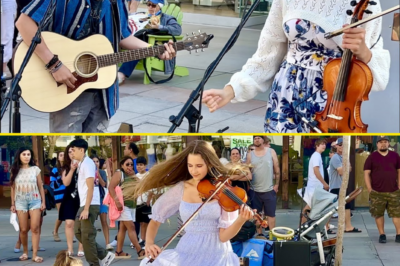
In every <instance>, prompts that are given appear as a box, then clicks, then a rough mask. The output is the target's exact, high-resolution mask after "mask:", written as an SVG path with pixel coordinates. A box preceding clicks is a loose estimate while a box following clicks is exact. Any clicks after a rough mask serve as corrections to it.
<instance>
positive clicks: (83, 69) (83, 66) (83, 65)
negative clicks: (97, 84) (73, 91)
mask: <svg viewBox="0 0 400 266" xmlns="http://www.w3.org/2000/svg"><path fill="white" fill-rule="evenodd" d="M97 67H98V66H97V58H96V57H94V56H93V55H90V54H84V55H81V56H80V57H79V58H78V61H77V64H76V68H77V69H76V70H77V72H78V73H80V74H81V75H83V76H86V75H88V76H92V75H94V74H95V73H96V70H97Z"/></svg>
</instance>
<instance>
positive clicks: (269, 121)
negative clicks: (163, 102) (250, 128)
mask: <svg viewBox="0 0 400 266" xmlns="http://www.w3.org/2000/svg"><path fill="white" fill-rule="evenodd" d="M360 1H362V0H357V1H352V0H274V1H273V2H272V6H271V9H270V12H269V15H268V19H267V21H266V22H265V25H264V28H263V29H262V31H261V36H260V39H259V42H258V48H257V51H256V52H255V54H254V55H253V56H252V57H251V58H250V59H248V61H247V62H246V64H245V65H244V66H243V68H242V70H241V71H240V72H238V73H236V74H234V75H233V76H232V78H231V80H230V81H229V83H228V84H227V85H226V86H225V87H224V89H222V90H216V89H211V90H207V91H205V92H204V93H203V99H202V101H203V103H205V104H206V105H207V107H208V108H209V110H210V112H214V111H216V110H217V109H219V108H221V107H223V106H224V105H226V104H227V103H228V102H230V101H231V102H233V103H236V102H244V101H248V100H250V99H252V98H254V97H255V96H256V95H257V94H258V93H259V92H265V91H267V90H269V89H270V94H269V99H268V104H267V111H266V115H265V120H264V131H265V132H268V133H308V132H309V131H310V127H309V126H308V125H307V124H308V122H312V121H313V120H314V119H316V116H317V114H318V113H321V112H323V111H324V109H325V108H326V107H327V106H328V105H330V99H329V97H331V96H330V93H329V90H328V89H327V88H326V85H327V84H325V83H326V82H325V78H324V70H325V66H326V65H327V64H328V63H329V62H330V61H331V60H332V59H335V58H342V56H343V55H344V53H345V51H346V50H350V51H351V52H352V54H353V55H354V56H355V58H356V59H358V60H359V61H361V62H362V63H364V64H365V65H366V66H368V67H369V69H370V70H371V72H372V74H371V77H368V78H366V79H368V80H371V79H373V81H372V84H370V87H369V89H368V93H369V91H370V90H372V91H382V90H384V89H385V88H386V86H387V83H388V80H389V66H390V55H389V52H388V51H387V50H384V49H383V41H382V38H381V37H380V34H381V28H382V19H381V18H378V19H375V20H373V21H371V22H368V23H366V24H364V25H363V26H362V27H359V28H351V29H348V30H345V31H344V34H343V35H340V36H336V37H333V38H331V39H330V38H326V37H325V33H328V32H332V31H334V30H337V29H340V28H341V27H343V25H346V24H350V23H351V19H352V17H351V15H352V11H353V10H356V8H358V3H357V2H360ZM364 2H365V1H364ZM366 3H367V4H368V11H367V12H368V13H365V15H364V12H362V13H363V15H364V18H367V17H368V16H370V14H369V13H370V12H371V13H372V14H371V15H374V14H378V13H380V12H381V6H380V2H379V0H374V1H369V3H368V2H366ZM356 5H357V7H356V8H355V7H354V6H356ZM369 11H370V12H369ZM348 69H350V70H351V69H352V68H351V67H350V68H348ZM351 71H352V70H351ZM325 74H326V76H329V75H330V74H329V73H328V74H327V73H325ZM352 79H353V80H354V79H359V78H356V77H352V76H350V80H352ZM339 80H340V79H339V78H338V83H339ZM368 93H366V94H365V95H361V96H360V99H356V100H355V103H356V104H358V101H359V100H360V101H362V100H365V99H367V98H368ZM328 96H329V97H328ZM335 96H337V95H335ZM332 97H333V96H332ZM334 100H335V99H334ZM345 100H346V101H348V99H345ZM334 107H335V108H336V107H337V105H335V106H334ZM340 108H342V109H344V108H345V107H340ZM354 109H355V110H354V113H356V114H355V116H357V115H358V116H359V115H360V112H359V109H357V108H354ZM356 109H357V110H356ZM351 115H353V114H351ZM333 117H334V116H333ZM335 118H336V119H338V120H340V119H341V117H339V116H338V115H337V116H336V117H335ZM304 119H305V120H306V121H304ZM323 119H325V118H323ZM346 119H347V118H344V119H342V121H344V122H345V123H349V127H351V128H352V127H353V125H350V124H351V123H350V122H348V121H347V120H346ZM316 120H318V119H316ZM345 131H346V130H345ZM347 132H352V131H350V130H349V131H347Z"/></svg>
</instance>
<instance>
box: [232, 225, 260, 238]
mask: <svg viewBox="0 0 400 266" xmlns="http://www.w3.org/2000/svg"><path fill="white" fill-rule="evenodd" d="M255 233H256V225H255V224H254V222H250V221H246V222H245V223H244V224H243V226H242V228H241V229H240V231H239V233H237V235H236V236H234V237H233V238H232V239H231V242H236V241H240V242H244V241H246V240H249V239H250V238H252V237H253V236H254V234H255Z"/></svg>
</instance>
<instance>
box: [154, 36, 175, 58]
mask: <svg viewBox="0 0 400 266" xmlns="http://www.w3.org/2000/svg"><path fill="white" fill-rule="evenodd" d="M164 46H165V49H166V51H165V52H164V53H163V54H162V55H160V56H159V57H158V58H160V59H161V60H171V59H172V58H174V57H175V56H176V52H175V49H174V42H173V41H172V40H169V42H168V43H164Z"/></svg>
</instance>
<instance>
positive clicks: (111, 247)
mask: <svg viewBox="0 0 400 266" xmlns="http://www.w3.org/2000/svg"><path fill="white" fill-rule="evenodd" d="M106 250H114V247H113V246H111V244H107V245H106Z"/></svg>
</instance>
